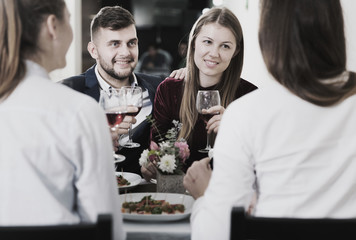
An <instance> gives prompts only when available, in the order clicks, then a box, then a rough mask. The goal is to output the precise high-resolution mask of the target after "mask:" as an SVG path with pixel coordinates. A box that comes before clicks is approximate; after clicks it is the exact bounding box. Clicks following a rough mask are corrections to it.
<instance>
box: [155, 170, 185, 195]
mask: <svg viewBox="0 0 356 240" xmlns="http://www.w3.org/2000/svg"><path fill="white" fill-rule="evenodd" d="M184 175H185V174H184V173H182V174H163V173H161V172H160V171H157V192H164V193H185V188H184V186H183V178H184Z"/></svg>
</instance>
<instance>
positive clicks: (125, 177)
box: [116, 172, 142, 190]
mask: <svg viewBox="0 0 356 240" xmlns="http://www.w3.org/2000/svg"><path fill="white" fill-rule="evenodd" d="M116 180H117V187H118V188H119V189H120V190H121V189H129V188H133V187H135V186H137V185H138V184H140V182H141V180H142V178H141V176H140V175H138V174H136V173H130V172H116Z"/></svg>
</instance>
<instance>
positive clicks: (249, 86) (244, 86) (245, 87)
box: [236, 78, 257, 98]
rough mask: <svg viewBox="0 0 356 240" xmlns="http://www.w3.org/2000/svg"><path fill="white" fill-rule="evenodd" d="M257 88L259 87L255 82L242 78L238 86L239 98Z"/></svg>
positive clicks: (237, 94)
mask: <svg viewBox="0 0 356 240" xmlns="http://www.w3.org/2000/svg"><path fill="white" fill-rule="evenodd" d="M256 89H257V86H256V85H254V84H253V83H251V82H249V81H247V80H245V79H243V78H240V84H239V86H238V88H237V93H236V97H237V98H239V97H241V96H243V95H245V94H247V93H250V92H252V91H254V90H256Z"/></svg>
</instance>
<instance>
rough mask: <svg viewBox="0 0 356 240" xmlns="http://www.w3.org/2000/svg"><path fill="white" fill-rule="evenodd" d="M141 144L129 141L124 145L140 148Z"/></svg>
mask: <svg viewBox="0 0 356 240" xmlns="http://www.w3.org/2000/svg"><path fill="white" fill-rule="evenodd" d="M140 146H141V145H140V144H139V143H134V142H127V143H125V145H124V146H123V147H125V148H138V147H140Z"/></svg>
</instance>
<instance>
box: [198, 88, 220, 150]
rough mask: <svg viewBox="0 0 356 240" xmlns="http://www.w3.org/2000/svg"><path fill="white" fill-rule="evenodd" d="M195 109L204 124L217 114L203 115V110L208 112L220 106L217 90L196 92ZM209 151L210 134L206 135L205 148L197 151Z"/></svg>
mask: <svg viewBox="0 0 356 240" xmlns="http://www.w3.org/2000/svg"><path fill="white" fill-rule="evenodd" d="M196 101H197V102H196V107H197V110H198V113H199V115H200V117H201V118H202V119H203V121H204V122H205V124H207V122H208V121H209V120H210V118H212V117H213V116H214V115H217V114H219V112H214V113H203V110H204V109H205V110H208V109H209V108H211V107H214V106H220V95H219V91H218V90H204V91H203V90H201V91H198V94H197V100H196ZM210 149H211V146H210V134H209V133H207V134H206V147H205V148H204V149H201V150H199V152H201V153H207V152H209V150H210Z"/></svg>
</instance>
